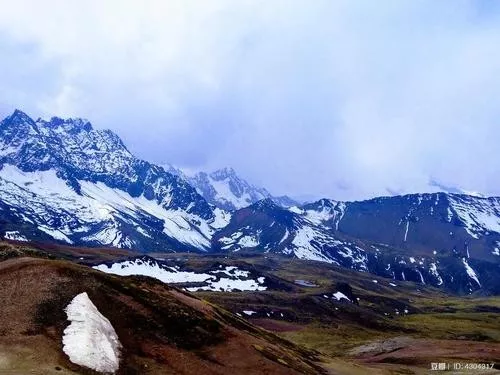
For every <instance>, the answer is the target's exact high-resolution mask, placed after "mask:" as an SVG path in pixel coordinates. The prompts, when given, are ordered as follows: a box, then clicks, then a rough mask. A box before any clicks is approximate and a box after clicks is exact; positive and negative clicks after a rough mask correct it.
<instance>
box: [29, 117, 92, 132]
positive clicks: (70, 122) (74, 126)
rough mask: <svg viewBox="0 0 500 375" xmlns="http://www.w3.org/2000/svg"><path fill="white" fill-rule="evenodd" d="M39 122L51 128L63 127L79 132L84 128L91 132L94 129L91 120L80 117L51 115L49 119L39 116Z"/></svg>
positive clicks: (65, 129)
mask: <svg viewBox="0 0 500 375" xmlns="http://www.w3.org/2000/svg"><path fill="white" fill-rule="evenodd" d="M37 123H39V124H41V125H43V126H47V127H50V128H51V129H61V130H64V131H68V132H79V131H82V130H83V131H85V132H90V131H92V130H93V129H92V124H91V123H90V121H89V120H87V119H83V118H79V117H76V118H67V119H63V118H61V117H56V116H54V117H51V119H50V120H49V121H46V120H43V119H41V118H39V119H38V120H37Z"/></svg>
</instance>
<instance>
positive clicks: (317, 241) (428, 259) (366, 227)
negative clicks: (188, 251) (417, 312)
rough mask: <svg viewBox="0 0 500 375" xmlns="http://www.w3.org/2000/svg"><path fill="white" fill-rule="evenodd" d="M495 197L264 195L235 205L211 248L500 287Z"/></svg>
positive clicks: (457, 286)
mask: <svg viewBox="0 0 500 375" xmlns="http://www.w3.org/2000/svg"><path fill="white" fill-rule="evenodd" d="M499 202H500V199H498V198H479V197H475V196H466V195H453V194H445V193H437V194H415V195H408V196H399V197H384V198H376V199H372V200H368V201H361V202H337V201H332V200H328V199H322V200H320V201H318V202H314V203H310V204H306V205H303V206H301V207H291V208H289V209H284V208H280V207H278V206H276V205H274V204H273V203H272V202H271V201H269V200H264V201H260V202H257V203H256V204H254V205H252V206H250V207H248V208H245V209H242V210H238V211H236V212H235V213H234V214H233V216H232V218H231V221H230V223H229V225H228V226H226V227H225V228H222V229H221V230H220V231H218V232H217V233H216V234H215V235H214V238H213V247H214V248H215V249H217V250H219V251H230V252H238V251H260V252H274V253H281V254H288V255H290V256H295V257H297V258H300V259H313V260H320V261H325V262H330V263H336V264H339V265H341V266H343V267H348V268H351V269H355V270H360V271H369V272H373V273H375V274H378V275H380V276H385V277H389V278H392V279H394V280H400V281H405V280H406V281H414V282H417V283H422V284H430V285H433V286H436V287H445V288H448V289H451V290H454V291H459V292H462V293H470V292H472V291H474V290H478V289H483V290H488V291H494V292H495V293H499V292H500V285H499V282H498V281H500V252H499V249H500V226H499V224H500V210H499V207H500V206H499Z"/></svg>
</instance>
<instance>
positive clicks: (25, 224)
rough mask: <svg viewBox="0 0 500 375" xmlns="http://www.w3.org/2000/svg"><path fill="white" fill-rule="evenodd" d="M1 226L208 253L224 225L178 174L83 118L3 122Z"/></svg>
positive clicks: (79, 240) (68, 238)
mask: <svg viewBox="0 0 500 375" xmlns="http://www.w3.org/2000/svg"><path fill="white" fill-rule="evenodd" d="M0 165H1V170H0V200H1V202H0V206H1V208H2V210H1V212H0V218H1V219H3V221H2V223H1V224H0V228H2V229H5V230H8V229H9V228H11V227H13V230H18V232H19V235H21V236H24V237H26V238H28V239H41V240H48V239H54V240H58V241H63V242H67V243H74V244H85V245H95V246H113V247H127V248H137V249H140V250H144V251H147V250H151V249H154V248H162V249H172V250H182V249H184V250H193V249H197V250H208V249H209V248H210V239H211V233H212V232H213V231H214V230H215V229H216V228H219V227H220V226H223V225H225V223H226V219H225V218H224V217H225V215H226V214H225V213H224V212H222V211H221V210H220V209H214V208H213V207H212V206H211V205H210V204H208V203H207V201H206V200H205V199H204V198H203V197H202V196H201V195H199V194H198V193H197V192H196V190H195V189H194V188H193V187H192V186H191V185H189V184H188V183H186V182H185V181H184V180H183V179H181V178H179V177H178V176H176V175H174V174H171V173H168V172H166V171H165V170H164V169H163V168H161V167H159V166H156V165H153V164H150V163H148V162H146V161H144V160H140V159H138V158H136V157H135V156H133V155H132V154H131V153H130V152H129V151H128V149H127V148H126V147H125V145H124V144H123V142H122V141H121V140H120V138H119V137H118V136H117V135H116V134H114V133H113V132H111V131H109V130H95V129H93V127H92V125H91V124H90V123H89V122H88V121H87V120H83V119H60V118H57V117H53V118H52V119H50V120H49V121H45V120H42V119H38V120H37V121H34V120H33V119H31V118H30V117H29V116H27V115H26V114H25V113H23V112H21V111H19V110H16V111H15V112H14V113H13V114H12V115H11V116H9V117H7V118H5V119H4V120H3V121H2V122H1V123H0Z"/></svg>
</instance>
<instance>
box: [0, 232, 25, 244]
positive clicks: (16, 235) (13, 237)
mask: <svg viewBox="0 0 500 375" xmlns="http://www.w3.org/2000/svg"><path fill="white" fill-rule="evenodd" d="M4 237H5V238H6V239H8V240H14V241H28V239H27V238H26V237H25V236H23V235H22V234H20V233H19V231H17V230H9V231H7V232H5V235H4Z"/></svg>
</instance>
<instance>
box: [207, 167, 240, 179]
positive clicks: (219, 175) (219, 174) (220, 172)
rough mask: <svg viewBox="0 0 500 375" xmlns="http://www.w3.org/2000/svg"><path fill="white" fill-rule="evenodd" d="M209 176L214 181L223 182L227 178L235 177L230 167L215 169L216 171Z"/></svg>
mask: <svg viewBox="0 0 500 375" xmlns="http://www.w3.org/2000/svg"><path fill="white" fill-rule="evenodd" d="M210 176H211V177H212V178H213V179H215V180H223V179H226V178H228V177H237V176H236V172H235V171H234V169H233V168H232V167H224V168H221V169H217V170H216V171H213V172H212V173H210Z"/></svg>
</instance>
